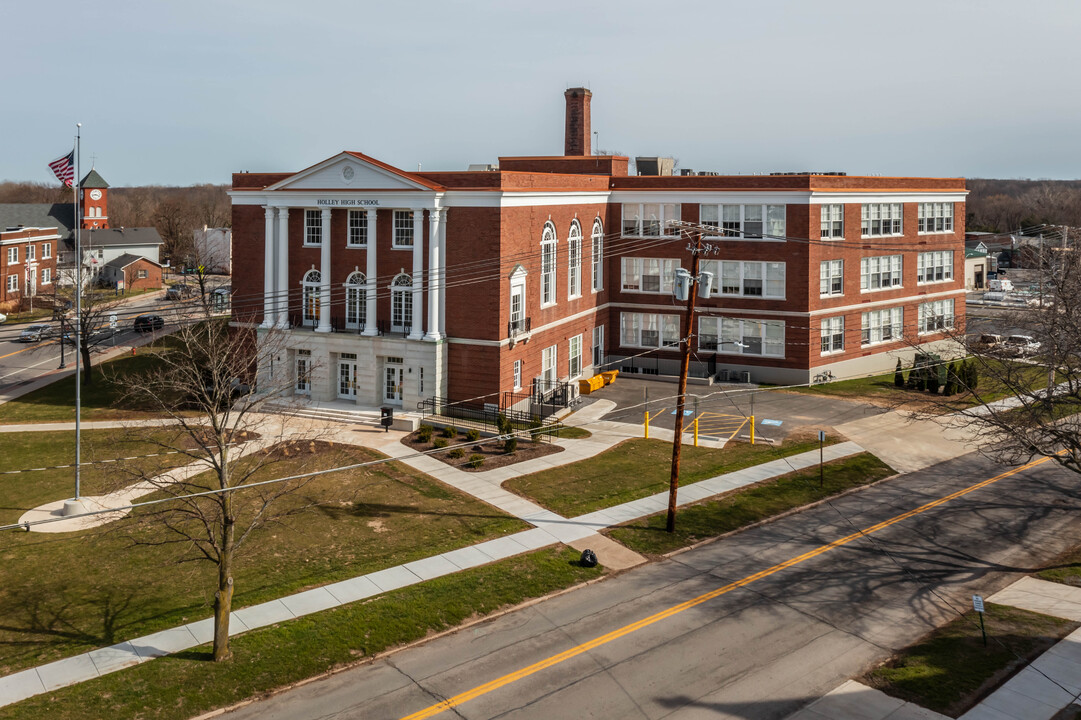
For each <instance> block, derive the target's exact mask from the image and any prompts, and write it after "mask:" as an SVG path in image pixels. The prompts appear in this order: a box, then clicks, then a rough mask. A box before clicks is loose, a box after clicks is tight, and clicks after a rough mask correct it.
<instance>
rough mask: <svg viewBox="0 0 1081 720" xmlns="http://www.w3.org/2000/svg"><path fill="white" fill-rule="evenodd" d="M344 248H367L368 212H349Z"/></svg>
mask: <svg viewBox="0 0 1081 720" xmlns="http://www.w3.org/2000/svg"><path fill="white" fill-rule="evenodd" d="M345 238H346V239H345V246H346V247H349V248H366V247H368V211H367V210H350V211H349V219H348V222H347V223H346V235H345Z"/></svg>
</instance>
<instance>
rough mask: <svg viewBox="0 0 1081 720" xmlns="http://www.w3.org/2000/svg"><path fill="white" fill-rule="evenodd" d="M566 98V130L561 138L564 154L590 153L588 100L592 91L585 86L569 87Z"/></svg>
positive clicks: (591, 95) (565, 94)
mask: <svg viewBox="0 0 1081 720" xmlns="http://www.w3.org/2000/svg"><path fill="white" fill-rule="evenodd" d="M563 95H564V97H566V98H567V131H566V135H565V136H564V139H563V154H564V155H590V154H591V150H590V147H589V140H590V129H589V101H590V98H592V97H593V93H591V92H590V91H589V90H587V89H585V88H571V89H570V90H568V91H566V92H565V93H563Z"/></svg>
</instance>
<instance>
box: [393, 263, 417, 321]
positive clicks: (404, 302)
mask: <svg viewBox="0 0 1081 720" xmlns="http://www.w3.org/2000/svg"><path fill="white" fill-rule="evenodd" d="M412 327H413V279H412V278H410V277H409V275H407V274H406V273H400V274H399V275H398V276H397V277H395V278H394V282H392V283H391V284H390V331H391V332H408V331H409V330H410V329H411V328H412Z"/></svg>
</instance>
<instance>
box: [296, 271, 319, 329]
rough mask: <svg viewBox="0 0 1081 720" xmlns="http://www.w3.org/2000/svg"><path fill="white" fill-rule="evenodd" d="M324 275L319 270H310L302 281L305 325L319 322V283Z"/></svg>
mask: <svg viewBox="0 0 1081 720" xmlns="http://www.w3.org/2000/svg"><path fill="white" fill-rule="evenodd" d="M321 279H322V275H321V274H320V273H319V271H318V270H309V271H308V272H306V273H305V274H304V280H303V282H301V292H302V295H303V298H302V299H303V302H304V316H303V321H304V324H305V325H315V324H316V323H317V322H319V283H320V281H321Z"/></svg>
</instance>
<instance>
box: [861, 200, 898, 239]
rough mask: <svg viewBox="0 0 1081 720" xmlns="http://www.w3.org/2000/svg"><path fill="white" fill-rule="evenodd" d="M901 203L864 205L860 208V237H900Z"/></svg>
mask: <svg viewBox="0 0 1081 720" xmlns="http://www.w3.org/2000/svg"><path fill="white" fill-rule="evenodd" d="M901 207H902V206H901V203H866V204H864V205H863V206H862V207H861V208H860V235H862V236H863V237H883V236H885V235H901V234H902V233H903V225H902V223H901Z"/></svg>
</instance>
